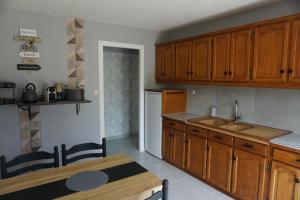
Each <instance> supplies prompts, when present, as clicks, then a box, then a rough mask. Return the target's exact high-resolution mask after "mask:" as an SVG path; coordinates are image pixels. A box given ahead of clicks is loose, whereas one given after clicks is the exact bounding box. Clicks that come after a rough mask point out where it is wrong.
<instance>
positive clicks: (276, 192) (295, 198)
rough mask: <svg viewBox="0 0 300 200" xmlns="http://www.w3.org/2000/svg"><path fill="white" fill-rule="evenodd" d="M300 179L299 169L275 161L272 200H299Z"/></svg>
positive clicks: (271, 191)
mask: <svg viewBox="0 0 300 200" xmlns="http://www.w3.org/2000/svg"><path fill="white" fill-rule="evenodd" d="M299 179H300V170H299V169H297V168H294V167H291V166H288V165H285V164H282V163H279V162H276V161H273V162H272V175H271V186H270V200H299V199H300V185H299V184H300V183H299Z"/></svg>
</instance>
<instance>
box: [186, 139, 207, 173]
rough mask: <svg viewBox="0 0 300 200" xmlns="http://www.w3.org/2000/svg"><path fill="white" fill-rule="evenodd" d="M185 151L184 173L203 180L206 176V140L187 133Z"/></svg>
mask: <svg viewBox="0 0 300 200" xmlns="http://www.w3.org/2000/svg"><path fill="white" fill-rule="evenodd" d="M185 149H186V164H185V169H186V171H188V172H189V173H191V174H193V175H195V176H197V177H200V178H203V179H204V178H205V176H206V149H207V140H206V139H205V138H203V137H200V136H197V135H194V134H189V133H188V134H187V135H186V145H185Z"/></svg>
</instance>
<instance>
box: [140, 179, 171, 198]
mask: <svg viewBox="0 0 300 200" xmlns="http://www.w3.org/2000/svg"><path fill="white" fill-rule="evenodd" d="M162 185H163V187H162V190H161V191H158V192H156V193H154V194H153V195H152V196H151V197H149V198H147V199H145V200H159V199H161V200H168V190H169V188H168V187H169V181H168V180H167V179H164V180H163V182H162Z"/></svg>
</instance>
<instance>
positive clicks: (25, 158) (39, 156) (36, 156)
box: [0, 146, 59, 179]
mask: <svg viewBox="0 0 300 200" xmlns="http://www.w3.org/2000/svg"><path fill="white" fill-rule="evenodd" d="M49 159H51V160H52V159H53V162H50V161H48V160H49ZM0 160H1V177H2V179H5V178H9V177H13V176H17V175H19V174H22V173H25V172H29V171H33V170H37V169H46V168H52V167H59V153H58V147H57V146H55V147H54V153H48V152H45V151H38V152H33V153H28V154H23V155H19V156H17V157H15V158H14V159H12V160H11V161H9V162H6V158H5V156H1V158H0ZM43 160H44V161H43ZM34 161H42V162H40V163H35V162H34ZM29 162H34V163H29ZM25 163H29V165H28V166H25V167H20V168H18V169H17V170H14V171H9V168H11V167H17V166H18V165H21V164H25Z"/></svg>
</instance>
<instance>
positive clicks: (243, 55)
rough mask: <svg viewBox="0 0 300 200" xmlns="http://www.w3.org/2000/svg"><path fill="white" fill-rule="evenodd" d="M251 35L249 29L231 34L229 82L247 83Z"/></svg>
mask: <svg viewBox="0 0 300 200" xmlns="http://www.w3.org/2000/svg"><path fill="white" fill-rule="evenodd" d="M251 35H252V34H251V30H250V29H247V30H242V31H238V32H233V33H232V34H231V48H230V70H229V77H230V81H249V78H250V77H249V71H250V64H251Z"/></svg>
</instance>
